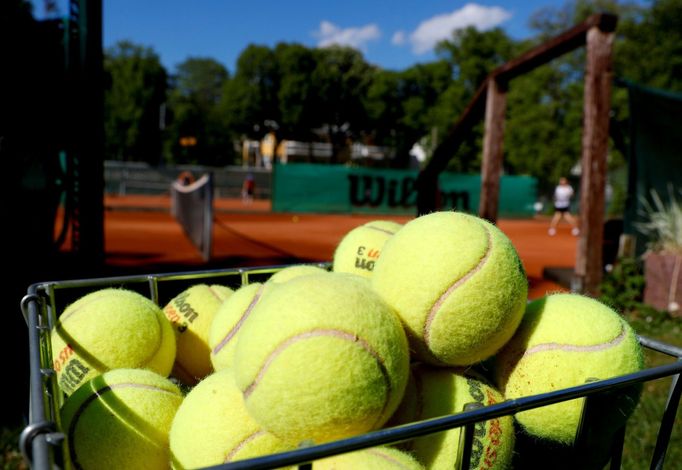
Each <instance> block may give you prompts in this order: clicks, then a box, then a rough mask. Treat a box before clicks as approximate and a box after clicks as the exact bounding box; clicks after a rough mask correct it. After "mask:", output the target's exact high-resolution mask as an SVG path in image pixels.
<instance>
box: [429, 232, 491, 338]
mask: <svg viewBox="0 0 682 470" xmlns="http://www.w3.org/2000/svg"><path fill="white" fill-rule="evenodd" d="M479 225H480V226H481V227H482V228H483V229H484V230H485V233H486V236H487V244H486V251H485V253H484V254H483V256H482V257H481V259H480V260H479V262H478V264H476V266H474V267H473V268H472V269H471V270H469V271H468V272H467V273H466V274H464V276H462V277H460V278H459V279H457V280H456V281H455V282H454V283H452V285H450V287H448V288H447V289H446V291H445V292H444V293H443V294H442V295H441V296H440V297H439V298H438V300H436V302H435V303H434V304H433V306H432V307H431V310H429V313H428V315H427V316H426V322H425V323H424V335H423V336H424V344H426V347H427V348H428V350H429V351H431V344H430V343H431V323H432V322H433V320H434V319H435V317H436V314H437V313H438V310H440V308H441V306H442V305H443V303H444V302H445V301H446V300H447V298H448V297H449V296H450V295H451V294H452V293H453V292H454V291H455V290H456V289H457V288H458V287H459V286H461V285H462V284H464V283H465V282H466V281H468V280H469V279H470V278H471V277H472V276H473V275H474V274H476V273H477V272H479V271H480V270H481V269H482V268H483V266H484V265H485V264H486V262H487V261H488V258H489V257H490V254H491V253H492V251H493V240H492V235H491V234H490V230H488V228H487V227H486V226H485V225H483V224H479Z"/></svg>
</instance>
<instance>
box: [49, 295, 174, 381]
mask: <svg viewBox="0 0 682 470" xmlns="http://www.w3.org/2000/svg"><path fill="white" fill-rule="evenodd" d="M50 339H51V343H52V357H53V367H54V369H55V371H56V372H57V381H58V382H59V386H60V388H61V390H62V391H63V392H64V393H66V394H67V395H70V394H71V393H73V392H74V391H75V390H76V389H77V388H78V387H79V386H80V385H82V384H83V383H85V382H87V381H88V380H90V379H91V378H93V377H95V376H97V375H99V374H101V373H103V372H106V371H108V370H110V369H118V368H147V369H150V370H153V371H155V372H158V373H159V374H161V375H163V376H167V375H168V374H169V373H170V371H171V368H172V367H173V361H174V360H175V353H176V345H175V337H174V335H173V329H172V327H171V324H170V323H169V321H168V320H167V319H166V317H165V316H164V315H163V312H162V311H161V309H160V308H159V307H158V306H157V305H156V304H155V303H154V302H152V301H151V300H150V299H148V298H146V297H144V296H143V295H141V294H138V293H137V292H134V291H131V290H127V289H114V288H107V289H100V290H97V291H94V292H91V293H89V294H87V295H85V296H83V297H81V298H79V299H78V300H76V301H75V302H74V303H72V304H70V305H69V306H67V307H66V309H65V310H64V312H63V313H62V315H61V316H60V317H59V318H58V321H57V323H56V325H55V328H54V329H53V330H52V332H51V337H50Z"/></svg>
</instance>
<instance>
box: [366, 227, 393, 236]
mask: <svg viewBox="0 0 682 470" xmlns="http://www.w3.org/2000/svg"><path fill="white" fill-rule="evenodd" d="M364 227H365V228H368V229H370V230H376V231H377V232H383V233H387V234H388V235H395V234H396V232H392V231H390V230H387V229H385V228H381V227H375V226H373V225H365V226H364Z"/></svg>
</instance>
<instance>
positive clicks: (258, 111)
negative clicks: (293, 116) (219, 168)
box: [221, 44, 280, 138]
mask: <svg viewBox="0 0 682 470" xmlns="http://www.w3.org/2000/svg"><path fill="white" fill-rule="evenodd" d="M279 81H280V76H279V69H278V65H277V60H276V57H275V54H274V52H273V51H272V50H271V49H270V48H268V47H266V46H258V45H255V44H251V45H249V46H247V48H246V49H244V51H243V52H242V53H241V54H240V55H239V58H238V59H237V70H236V71H235V74H234V77H232V78H231V79H230V80H227V81H226V82H225V87H224V89H223V103H222V105H221V110H222V113H223V115H224V116H225V119H227V122H228V125H229V127H230V128H231V129H234V130H235V131H236V132H238V133H242V134H245V135H247V136H251V137H255V138H260V137H262V136H263V134H264V123H265V122H266V121H275V122H280V115H279V105H278V102H277V91H278V89H279Z"/></svg>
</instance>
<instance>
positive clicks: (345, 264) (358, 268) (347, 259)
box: [332, 220, 402, 277]
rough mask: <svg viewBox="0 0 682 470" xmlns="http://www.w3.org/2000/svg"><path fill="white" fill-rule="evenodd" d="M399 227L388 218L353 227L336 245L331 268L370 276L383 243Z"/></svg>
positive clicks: (336, 270) (399, 225) (399, 226)
mask: <svg viewBox="0 0 682 470" xmlns="http://www.w3.org/2000/svg"><path fill="white" fill-rule="evenodd" d="M401 227H402V225H401V224H399V223H397V222H391V221H388V220H374V221H372V222H368V223H366V224H364V225H360V226H359V227H355V228H354V229H353V230H351V231H350V232H348V233H347V234H346V235H345V236H344V237H343V239H342V240H341V242H340V243H339V244H338V246H337V247H336V251H335V252H334V263H333V267H332V269H333V270H334V271H335V272H342V273H353V274H358V275H360V276H364V277H370V276H371V275H372V272H373V271H374V266H375V264H376V262H377V260H378V259H379V255H380V254H381V250H382V249H383V247H384V244H385V243H386V241H387V240H388V239H389V238H391V237H392V236H393V235H394V234H395V233H396V232H397V231H398V230H400V228H401Z"/></svg>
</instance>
